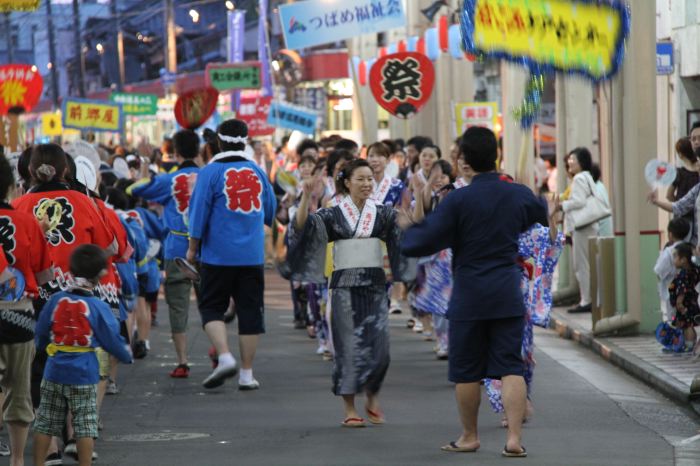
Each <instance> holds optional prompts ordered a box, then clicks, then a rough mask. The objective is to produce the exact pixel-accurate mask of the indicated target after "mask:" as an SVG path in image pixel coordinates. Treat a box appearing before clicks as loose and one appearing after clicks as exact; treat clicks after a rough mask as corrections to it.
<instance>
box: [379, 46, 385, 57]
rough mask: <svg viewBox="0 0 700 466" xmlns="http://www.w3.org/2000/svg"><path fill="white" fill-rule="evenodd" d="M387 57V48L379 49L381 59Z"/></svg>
mask: <svg viewBox="0 0 700 466" xmlns="http://www.w3.org/2000/svg"><path fill="white" fill-rule="evenodd" d="M385 56H386V47H381V48H380V49H379V58H382V57H385Z"/></svg>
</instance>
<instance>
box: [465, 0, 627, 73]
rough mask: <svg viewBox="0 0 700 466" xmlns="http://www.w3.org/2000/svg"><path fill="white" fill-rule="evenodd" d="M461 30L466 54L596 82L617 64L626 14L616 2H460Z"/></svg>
mask: <svg viewBox="0 0 700 466" xmlns="http://www.w3.org/2000/svg"><path fill="white" fill-rule="evenodd" d="M461 28H462V40H463V41H464V47H465V49H466V51H467V53H471V54H474V55H479V56H486V57H493V58H504V59H506V60H510V61H512V62H515V63H517V64H520V65H523V64H524V65H526V66H528V67H530V68H531V69H535V70H538V71H540V72H556V71H560V72H568V73H575V74H579V75H582V76H584V77H586V78H588V79H591V80H592V81H595V82H597V81H601V80H603V79H609V78H610V77H611V76H613V75H614V74H615V73H616V72H617V70H618V69H619V67H620V65H621V64H622V58H623V55H624V48H625V38H626V37H627V35H628V34H629V28H630V13H629V10H628V8H627V5H625V3H624V2H623V1H621V0H608V1H604V2H603V1H594V0H465V1H464V7H463V11H462V18H461Z"/></svg>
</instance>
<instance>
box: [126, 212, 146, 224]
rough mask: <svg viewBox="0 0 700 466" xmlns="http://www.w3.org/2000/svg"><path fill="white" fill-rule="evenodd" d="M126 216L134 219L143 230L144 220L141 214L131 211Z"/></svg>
mask: <svg viewBox="0 0 700 466" xmlns="http://www.w3.org/2000/svg"><path fill="white" fill-rule="evenodd" d="M126 215H127V216H128V217H129V218H133V219H134V220H135V221H136V223H138V225H139V226H140V227H141V228H143V219H141V214H139V213H138V211H136V210H129V211H127V212H126Z"/></svg>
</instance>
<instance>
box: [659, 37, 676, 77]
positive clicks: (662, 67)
mask: <svg viewBox="0 0 700 466" xmlns="http://www.w3.org/2000/svg"><path fill="white" fill-rule="evenodd" d="M656 74H657V75H664V74H673V42H657V43H656Z"/></svg>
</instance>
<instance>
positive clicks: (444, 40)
mask: <svg viewBox="0 0 700 466" xmlns="http://www.w3.org/2000/svg"><path fill="white" fill-rule="evenodd" d="M449 27H450V24H449V22H448V19H447V16H440V20H439V21H438V39H439V42H440V50H442V51H443V52H447V50H448V49H449V47H450V42H449V32H448V30H449Z"/></svg>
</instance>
